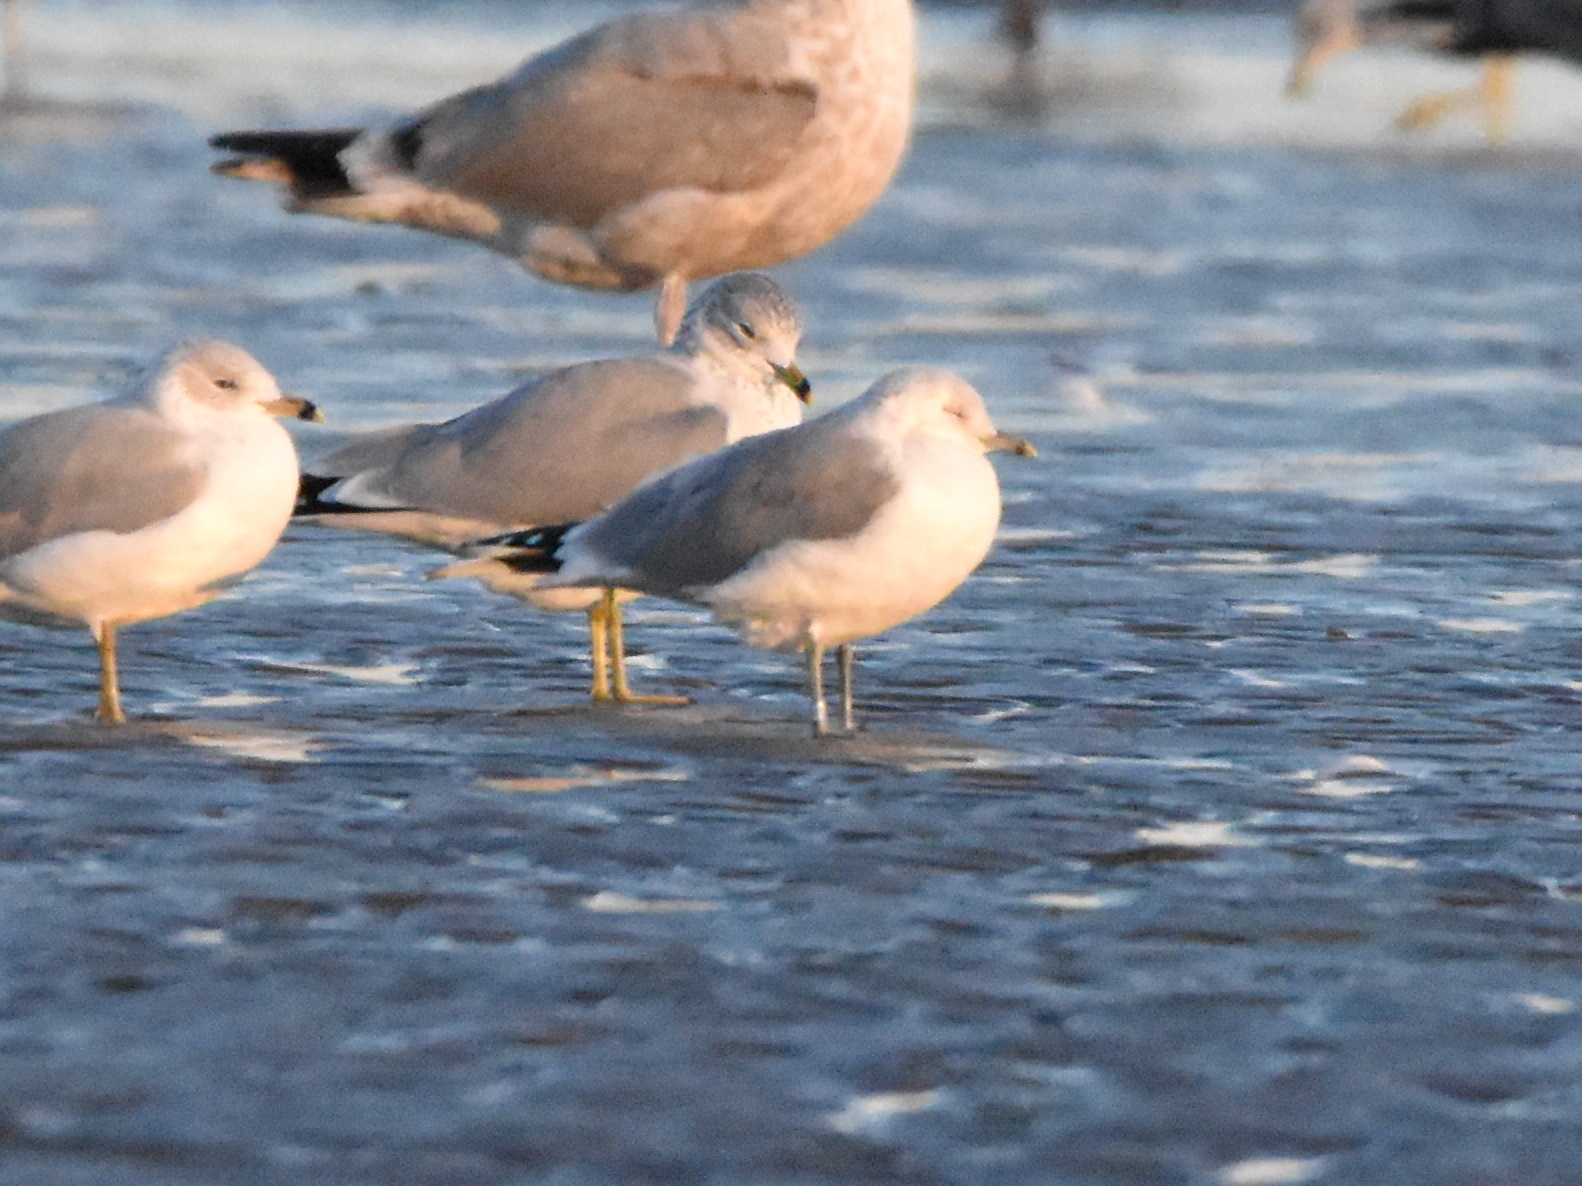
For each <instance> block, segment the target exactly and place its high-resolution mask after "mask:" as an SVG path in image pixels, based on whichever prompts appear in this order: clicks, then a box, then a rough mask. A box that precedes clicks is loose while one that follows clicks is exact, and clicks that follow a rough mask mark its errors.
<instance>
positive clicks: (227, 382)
mask: <svg viewBox="0 0 1582 1186" xmlns="http://www.w3.org/2000/svg"><path fill="white" fill-rule="evenodd" d="M214 385H215V386H216V387H218V388H219V389H220V390H221V391H235V390H236V387H237V383H236V380H235V379H216V380H215V381H214Z"/></svg>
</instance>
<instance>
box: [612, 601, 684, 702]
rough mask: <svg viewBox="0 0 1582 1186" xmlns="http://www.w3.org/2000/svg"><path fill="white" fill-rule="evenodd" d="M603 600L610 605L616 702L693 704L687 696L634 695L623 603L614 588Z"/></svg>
mask: <svg viewBox="0 0 1582 1186" xmlns="http://www.w3.org/2000/svg"><path fill="white" fill-rule="evenodd" d="M602 600H603V601H604V602H605V604H607V605H608V606H609V610H608V611H607V612H608V615H609V621H610V660H611V666H612V667H613V668H614V669H615V702H616V703H617V704H691V703H692V701H691V700H689V699H688V698H687V697H685V696H634V695H632V689H631V686H630V685H629V684H628V683H627V682H626V627H625V626H624V625H623V624H622V622H621V603H620V602H619V601H617V600H616V598H615V590H614V589H606V590H605V591H604V597H603V598H602Z"/></svg>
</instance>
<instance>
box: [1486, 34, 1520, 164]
mask: <svg viewBox="0 0 1582 1186" xmlns="http://www.w3.org/2000/svg"><path fill="white" fill-rule="evenodd" d="M1515 109H1516V55H1515V54H1490V55H1489V56H1488V57H1486V58H1484V59H1483V114H1484V118H1485V119H1486V120H1487V121H1488V122H1487V123H1486V124H1485V125H1484V126H1485V128H1486V129H1487V130H1486V132H1485V135H1487V136H1488V138H1489V143H1490V144H1503V143H1505V138H1506V136H1508V135H1509V134H1510V130H1511V119H1512V117H1513V116H1514V114H1515Z"/></svg>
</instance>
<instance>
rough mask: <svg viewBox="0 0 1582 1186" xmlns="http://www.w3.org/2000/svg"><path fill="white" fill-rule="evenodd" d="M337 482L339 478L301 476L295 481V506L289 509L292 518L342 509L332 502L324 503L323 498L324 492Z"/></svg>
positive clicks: (315, 475)
mask: <svg viewBox="0 0 1582 1186" xmlns="http://www.w3.org/2000/svg"><path fill="white" fill-rule="evenodd" d="M339 481H340V479H339V478H324V477H320V476H319V475H318V474H303V475H302V477H301V478H299V479H298V480H297V504H296V506H294V507H292V508H291V515H292V517H293V518H296V517H297V516H299V515H322V514H326V513H328V512H331V511H338V510H342V509H344V508H342V507H339V506H337V505H336V504H335V503H333V502H326V501H324V497H323V496H324V492H325V491H326V490H328V489H329V488H330V487H331V486H333V485H335V483H337V482H339Z"/></svg>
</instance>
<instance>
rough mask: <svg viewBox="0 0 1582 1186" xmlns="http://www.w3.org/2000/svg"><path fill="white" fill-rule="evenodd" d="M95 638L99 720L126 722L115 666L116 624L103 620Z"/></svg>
mask: <svg viewBox="0 0 1582 1186" xmlns="http://www.w3.org/2000/svg"><path fill="white" fill-rule="evenodd" d="M93 639H94V641H95V642H96V643H98V644H99V712H98V714H97V715H98V717H99V720H101V721H102V722H104V723H105V724H106V725H124V724H126V714H125V713H123V712H122V711H121V681H120V676H119V674H118V673H117V671H116V666H115V626H114V625H113V624H112V623H110V622H102V623H100V625H99V628H98V629H97V630H96V631H94V635H93Z"/></svg>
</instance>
